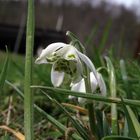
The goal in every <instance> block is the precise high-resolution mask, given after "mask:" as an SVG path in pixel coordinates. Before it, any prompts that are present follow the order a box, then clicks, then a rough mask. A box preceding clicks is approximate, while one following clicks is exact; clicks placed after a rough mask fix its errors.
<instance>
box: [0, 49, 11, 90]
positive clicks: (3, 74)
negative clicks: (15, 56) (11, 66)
mask: <svg viewBox="0 0 140 140" xmlns="http://www.w3.org/2000/svg"><path fill="white" fill-rule="evenodd" d="M6 52H7V57H6V59H5V62H4V66H3V68H2V71H1V74H0V92H1V91H2V89H3V86H4V83H5V79H6V76H7V70H8V63H9V55H8V49H7V47H6Z"/></svg>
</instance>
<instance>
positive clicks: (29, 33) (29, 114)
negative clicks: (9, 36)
mask: <svg viewBox="0 0 140 140" xmlns="http://www.w3.org/2000/svg"><path fill="white" fill-rule="evenodd" d="M34 22H35V21H34V0H28V14H27V29H26V57H25V78H24V131H25V139H26V140H33V139H34V133H33V99H34V98H33V92H32V89H31V88H30V86H31V84H32V58H33V45H34Z"/></svg>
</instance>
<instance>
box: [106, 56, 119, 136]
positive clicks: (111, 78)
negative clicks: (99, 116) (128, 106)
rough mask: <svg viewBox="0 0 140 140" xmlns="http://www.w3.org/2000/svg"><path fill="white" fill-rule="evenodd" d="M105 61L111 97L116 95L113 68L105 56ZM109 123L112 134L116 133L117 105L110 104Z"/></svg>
mask: <svg viewBox="0 0 140 140" xmlns="http://www.w3.org/2000/svg"><path fill="white" fill-rule="evenodd" d="M105 59H106V62H107V70H108V74H109V88H110V96H111V97H112V98H115V97H116V77H115V70H114V67H113V64H112V62H111V60H110V59H109V58H108V57H105ZM111 125H112V134H113V135H116V134H118V118H117V105H116V104H114V103H112V104H111Z"/></svg>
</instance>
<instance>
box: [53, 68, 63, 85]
mask: <svg viewBox="0 0 140 140" xmlns="http://www.w3.org/2000/svg"><path fill="white" fill-rule="evenodd" d="M53 67H54V66H53ZM53 67H52V70H51V81H52V84H53V86H54V87H59V86H60V85H61V84H62V82H63V79H64V72H58V71H55V70H54V68H53Z"/></svg>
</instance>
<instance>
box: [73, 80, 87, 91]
mask: <svg viewBox="0 0 140 140" xmlns="http://www.w3.org/2000/svg"><path fill="white" fill-rule="evenodd" d="M71 90H72V91H78V92H85V91H86V90H85V81H84V79H82V80H81V81H80V82H78V83H76V84H73V85H72V86H71Z"/></svg>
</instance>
